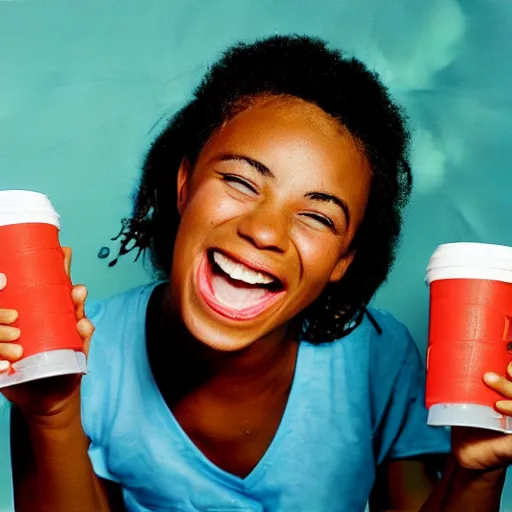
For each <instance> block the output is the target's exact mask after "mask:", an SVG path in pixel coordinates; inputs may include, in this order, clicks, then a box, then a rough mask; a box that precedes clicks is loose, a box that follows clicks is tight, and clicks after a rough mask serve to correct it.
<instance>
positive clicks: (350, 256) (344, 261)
mask: <svg viewBox="0 0 512 512" xmlns="http://www.w3.org/2000/svg"><path fill="white" fill-rule="evenodd" d="M355 254H356V253H355V251H348V252H346V253H345V254H343V255H342V256H341V258H340V259H339V261H338V263H336V266H335V267H334V270H333V271H332V274H331V277H330V278H329V282H331V283H335V282H336V281H339V280H340V279H341V278H342V277H343V276H344V275H345V272H346V271H347V269H348V267H349V266H350V264H351V263H352V261H353V260H354V256H355Z"/></svg>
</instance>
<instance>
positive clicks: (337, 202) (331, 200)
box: [304, 192, 350, 227]
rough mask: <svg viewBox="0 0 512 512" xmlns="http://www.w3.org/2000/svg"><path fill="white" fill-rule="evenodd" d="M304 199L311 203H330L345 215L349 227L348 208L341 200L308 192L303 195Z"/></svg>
mask: <svg viewBox="0 0 512 512" xmlns="http://www.w3.org/2000/svg"><path fill="white" fill-rule="evenodd" d="M304 197H307V198H309V199H313V201H322V202H324V203H332V204H335V205H336V206H339V207H340V209H341V211H342V212H343V214H344V215H345V220H346V222H347V227H348V226H349V225H350V210H349V208H348V204H347V203H346V202H345V201H343V199H340V198H339V197H338V196H334V195H332V194H326V193H325V192H308V193H307V194H305V195H304Z"/></svg>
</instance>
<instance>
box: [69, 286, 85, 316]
mask: <svg viewBox="0 0 512 512" xmlns="http://www.w3.org/2000/svg"><path fill="white" fill-rule="evenodd" d="M71 297H73V302H74V304H75V309H76V317H77V318H78V320H81V319H82V318H85V311H84V308H85V299H87V288H86V287H85V286H84V285H81V284H80V285H78V286H75V287H74V288H73V290H72V292H71Z"/></svg>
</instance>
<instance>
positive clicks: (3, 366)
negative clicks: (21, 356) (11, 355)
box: [0, 361, 11, 373]
mask: <svg viewBox="0 0 512 512" xmlns="http://www.w3.org/2000/svg"><path fill="white" fill-rule="evenodd" d="M10 368H11V363H10V362H9V361H0V373H5V372H6V371H7V370H9V369H10Z"/></svg>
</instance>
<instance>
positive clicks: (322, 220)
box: [300, 213, 337, 233]
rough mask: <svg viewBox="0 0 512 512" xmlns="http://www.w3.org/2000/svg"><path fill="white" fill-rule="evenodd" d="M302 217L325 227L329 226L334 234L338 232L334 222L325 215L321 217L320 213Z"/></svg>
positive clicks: (305, 214)
mask: <svg viewBox="0 0 512 512" xmlns="http://www.w3.org/2000/svg"><path fill="white" fill-rule="evenodd" d="M300 215H302V216H303V217H308V218H309V219H313V220H314V221H316V222H319V223H320V224H322V225H324V226H327V227H328V228H329V229H330V230H331V231H333V232H334V233H336V232H337V231H336V227H335V225H334V222H333V221H332V220H331V219H329V218H328V217H324V216H323V215H319V214H318V213H301V214H300Z"/></svg>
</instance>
